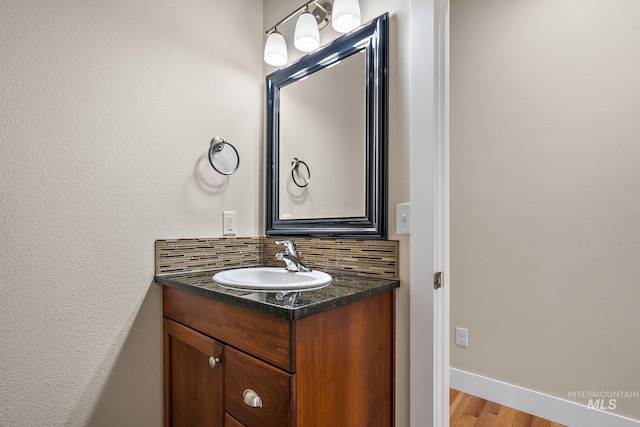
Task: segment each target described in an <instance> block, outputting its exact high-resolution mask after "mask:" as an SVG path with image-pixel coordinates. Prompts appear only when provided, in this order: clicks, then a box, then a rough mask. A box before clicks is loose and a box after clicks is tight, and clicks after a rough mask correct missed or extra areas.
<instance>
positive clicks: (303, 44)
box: [293, 12, 320, 52]
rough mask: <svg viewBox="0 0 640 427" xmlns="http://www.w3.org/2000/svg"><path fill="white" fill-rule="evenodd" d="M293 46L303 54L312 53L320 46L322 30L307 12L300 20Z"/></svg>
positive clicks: (297, 24)
mask: <svg viewBox="0 0 640 427" xmlns="http://www.w3.org/2000/svg"><path fill="white" fill-rule="evenodd" d="M293 45H294V46H295V47H296V49H298V50H301V51H302V52H311V51H312V50H316V49H317V48H318V46H320V30H318V22H317V21H316V18H315V17H314V16H313V15H312V14H310V13H309V12H305V13H303V14H302V15H300V17H299V18H298V22H297V23H296V31H295V33H294V36H293Z"/></svg>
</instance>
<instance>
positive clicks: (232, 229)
mask: <svg viewBox="0 0 640 427" xmlns="http://www.w3.org/2000/svg"><path fill="white" fill-rule="evenodd" d="M222 235H223V236H235V235H236V213H235V212H231V211H223V212H222Z"/></svg>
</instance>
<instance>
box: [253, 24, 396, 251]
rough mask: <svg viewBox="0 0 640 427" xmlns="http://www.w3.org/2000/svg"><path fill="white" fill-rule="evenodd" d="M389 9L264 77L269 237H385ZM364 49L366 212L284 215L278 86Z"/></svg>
mask: <svg viewBox="0 0 640 427" xmlns="http://www.w3.org/2000/svg"><path fill="white" fill-rule="evenodd" d="M388 39H389V14H388V13H385V14H384V15H381V16H379V17H377V18H376V19H374V20H372V21H371V22H368V23H367V24H365V25H363V26H361V27H359V28H357V29H355V30H354V31H352V32H350V33H348V34H345V35H343V36H341V37H339V38H337V39H336V40H334V41H332V42H331V43H329V44H327V45H325V46H323V47H322V48H320V49H318V50H316V51H315V52H312V53H310V54H308V55H306V56H304V57H302V58H300V59H299V60H298V61H296V62H293V63H291V64H289V65H288V66H286V67H284V68H281V69H279V70H277V71H275V72H273V73H271V74H270V75H268V76H267V78H266V89H267V151H266V162H267V164H266V192H265V197H266V200H265V211H266V215H265V226H266V235H267V236H281V235H287V236H311V237H320V238H323V237H325V238H359V239H386V238H387V209H388V206H387V191H388V190H387V174H388V172H387V169H388V165H387V164H388V80H389V77H388V75H389V71H388V70H389V48H388ZM359 51H364V52H365V55H366V59H365V61H366V65H367V82H366V83H367V87H366V92H367V96H366V104H367V105H366V112H367V113H366V117H367V123H366V127H367V129H366V145H367V149H366V152H367V158H366V198H365V216H364V217H338V218H309V219H307V218H301V219H280V218H279V206H280V203H279V201H280V199H279V197H280V195H279V192H278V188H279V177H278V171H279V161H278V157H279V134H280V132H279V125H280V89H281V88H283V87H285V86H287V85H289V84H291V83H294V82H296V81H298V80H300V79H302V78H304V77H306V76H308V75H310V74H312V73H315V72H316V71H318V70H321V69H323V68H326V67H328V66H330V65H332V64H334V63H336V62H337V61H340V60H342V59H344V58H346V57H348V56H350V55H352V54H354V53H356V52H359Z"/></svg>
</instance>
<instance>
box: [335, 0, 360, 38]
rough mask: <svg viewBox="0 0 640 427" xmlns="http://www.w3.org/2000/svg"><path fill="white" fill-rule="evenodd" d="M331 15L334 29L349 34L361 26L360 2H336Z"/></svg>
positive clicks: (352, 0)
mask: <svg viewBox="0 0 640 427" xmlns="http://www.w3.org/2000/svg"><path fill="white" fill-rule="evenodd" d="M331 15H332V16H331V25H332V26H333V29H334V30H336V31H337V32H339V33H348V32H349V31H351V30H353V29H354V28H357V27H358V26H360V3H358V0H335V1H334V2H333V11H332V12H331Z"/></svg>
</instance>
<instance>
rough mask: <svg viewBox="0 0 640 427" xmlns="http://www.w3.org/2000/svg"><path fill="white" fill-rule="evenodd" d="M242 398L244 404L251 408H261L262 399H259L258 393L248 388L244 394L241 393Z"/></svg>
mask: <svg viewBox="0 0 640 427" xmlns="http://www.w3.org/2000/svg"><path fill="white" fill-rule="evenodd" d="M242 397H243V399H244V403H246V404H247V405H249V406H251V407H252V408H262V399H260V396H258V393H256V392H255V391H253V390H251V389H250V388H248V389H246V390H245V391H244V393H242Z"/></svg>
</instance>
